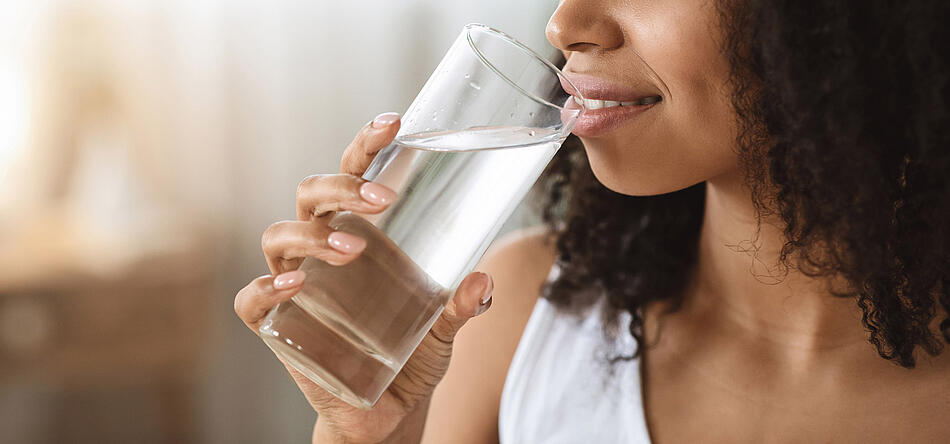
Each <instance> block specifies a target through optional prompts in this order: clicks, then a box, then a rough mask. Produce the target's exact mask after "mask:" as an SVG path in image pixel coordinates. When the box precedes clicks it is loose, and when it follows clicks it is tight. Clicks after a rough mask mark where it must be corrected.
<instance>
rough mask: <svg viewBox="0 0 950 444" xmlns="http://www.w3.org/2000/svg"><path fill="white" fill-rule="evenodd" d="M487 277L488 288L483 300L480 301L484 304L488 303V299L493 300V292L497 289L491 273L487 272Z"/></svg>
mask: <svg viewBox="0 0 950 444" xmlns="http://www.w3.org/2000/svg"><path fill="white" fill-rule="evenodd" d="M485 277H486V278H488V290H487V293H486V294H485V296H482V300H481V301H480V302H481V304H482V305H487V304H488V301H490V300H491V295H492V292H493V291H495V282H494V281H493V280H492V278H491V275H489V274H487V273H486V274H485Z"/></svg>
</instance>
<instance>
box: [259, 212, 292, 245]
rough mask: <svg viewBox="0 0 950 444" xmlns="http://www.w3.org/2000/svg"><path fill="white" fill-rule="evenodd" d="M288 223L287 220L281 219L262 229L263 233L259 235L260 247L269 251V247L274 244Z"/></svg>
mask: <svg viewBox="0 0 950 444" xmlns="http://www.w3.org/2000/svg"><path fill="white" fill-rule="evenodd" d="M288 223H289V221H286V220H282V221H280V222H275V223H273V224H270V226H268V227H267V229H265V230H264V234H262V235H261V249H263V250H264V251H265V252H267V251H270V249H271V247H272V246H273V245H274V244H275V242H276V241H277V239H278V238H279V237H280V235H281V233H283V232H284V230H285V229H286V227H287V224H288Z"/></svg>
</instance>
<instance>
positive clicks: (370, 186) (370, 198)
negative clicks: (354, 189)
mask: <svg viewBox="0 0 950 444" xmlns="http://www.w3.org/2000/svg"><path fill="white" fill-rule="evenodd" d="M360 196H363V200H365V201H367V202H369V203H371V204H376V205H388V204H389V203H390V202H392V201H393V199H395V198H396V192H395V191H393V190H390V189H389V188H386V187H385V186H383V185H380V184H378V183H375V182H366V183H364V184H363V185H362V186H360Z"/></svg>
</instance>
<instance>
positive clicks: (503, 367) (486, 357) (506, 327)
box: [423, 227, 556, 443]
mask: <svg viewBox="0 0 950 444" xmlns="http://www.w3.org/2000/svg"><path fill="white" fill-rule="evenodd" d="M555 256H556V250H555V247H554V242H553V237H552V236H551V235H550V232H549V231H548V230H547V229H546V228H545V227H531V228H526V229H522V230H518V231H515V232H513V233H510V234H508V235H505V236H503V237H501V238H499V239H497V240H496V241H495V242H494V243H493V244H492V246H491V248H490V249H489V250H488V252H487V253H486V254H485V256H484V257H483V258H482V260H481V262H479V264H478V265H477V266H476V267H475V269H476V270H478V271H483V272H485V273H488V274H489V275H491V276H492V279H493V280H494V284H495V289H494V291H493V293H492V306H491V309H489V310H488V311H487V312H486V313H485V314H483V315H481V316H478V317H476V318H474V319H472V320H470V321H469V322H468V323H467V324H466V325H465V326H464V327H463V328H462V330H461V331H459V333H458V335H457V336H456V338H455V345H454V350H453V352H452V361H451V363H450V364H449V370H448V372H447V373H446V375H445V378H443V380H442V382H441V383H440V384H439V386H438V387H437V388H436V391H435V394H434V395H433V398H432V404H431V406H430V408H429V416H428V419H427V422H426V430H425V437H424V439H423V442H426V443H436V442H454V443H465V442H473V443H476V442H477V443H485V442H495V441H497V440H498V405H499V402H500V400H501V391H502V388H503V387H504V383H505V376H506V375H507V373H508V365H509V364H510V363H511V358H512V356H513V355H514V353H515V349H516V348H517V346H518V341H519V340H520V338H521V333H522V331H523V330H524V327H525V324H527V322H528V318H529V317H530V316H531V311H532V309H533V308H534V304H535V301H537V299H538V296H539V294H540V290H541V285H542V284H543V283H544V281H545V279H546V278H547V276H548V273H549V271H550V269H551V266H552V265H553V264H554V260H555Z"/></svg>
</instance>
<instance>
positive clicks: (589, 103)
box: [573, 96, 663, 109]
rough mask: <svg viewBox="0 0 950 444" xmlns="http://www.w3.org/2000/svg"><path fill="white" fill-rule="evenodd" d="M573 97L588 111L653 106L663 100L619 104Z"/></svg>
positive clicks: (652, 99) (647, 99)
mask: <svg viewBox="0 0 950 444" xmlns="http://www.w3.org/2000/svg"><path fill="white" fill-rule="evenodd" d="M573 97H574V101H575V102H577V104H578V105H581V104H583V105H584V106H586V107H587V109H601V108H613V107H615V106H643V105H652V104H654V103H657V102H659V101H661V100H663V98H662V97H660V96H651V97H644V98H642V99H640V100H636V101H633V102H617V101H614V100H595V99H583V100H581V99H579V98H577V96H573Z"/></svg>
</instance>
